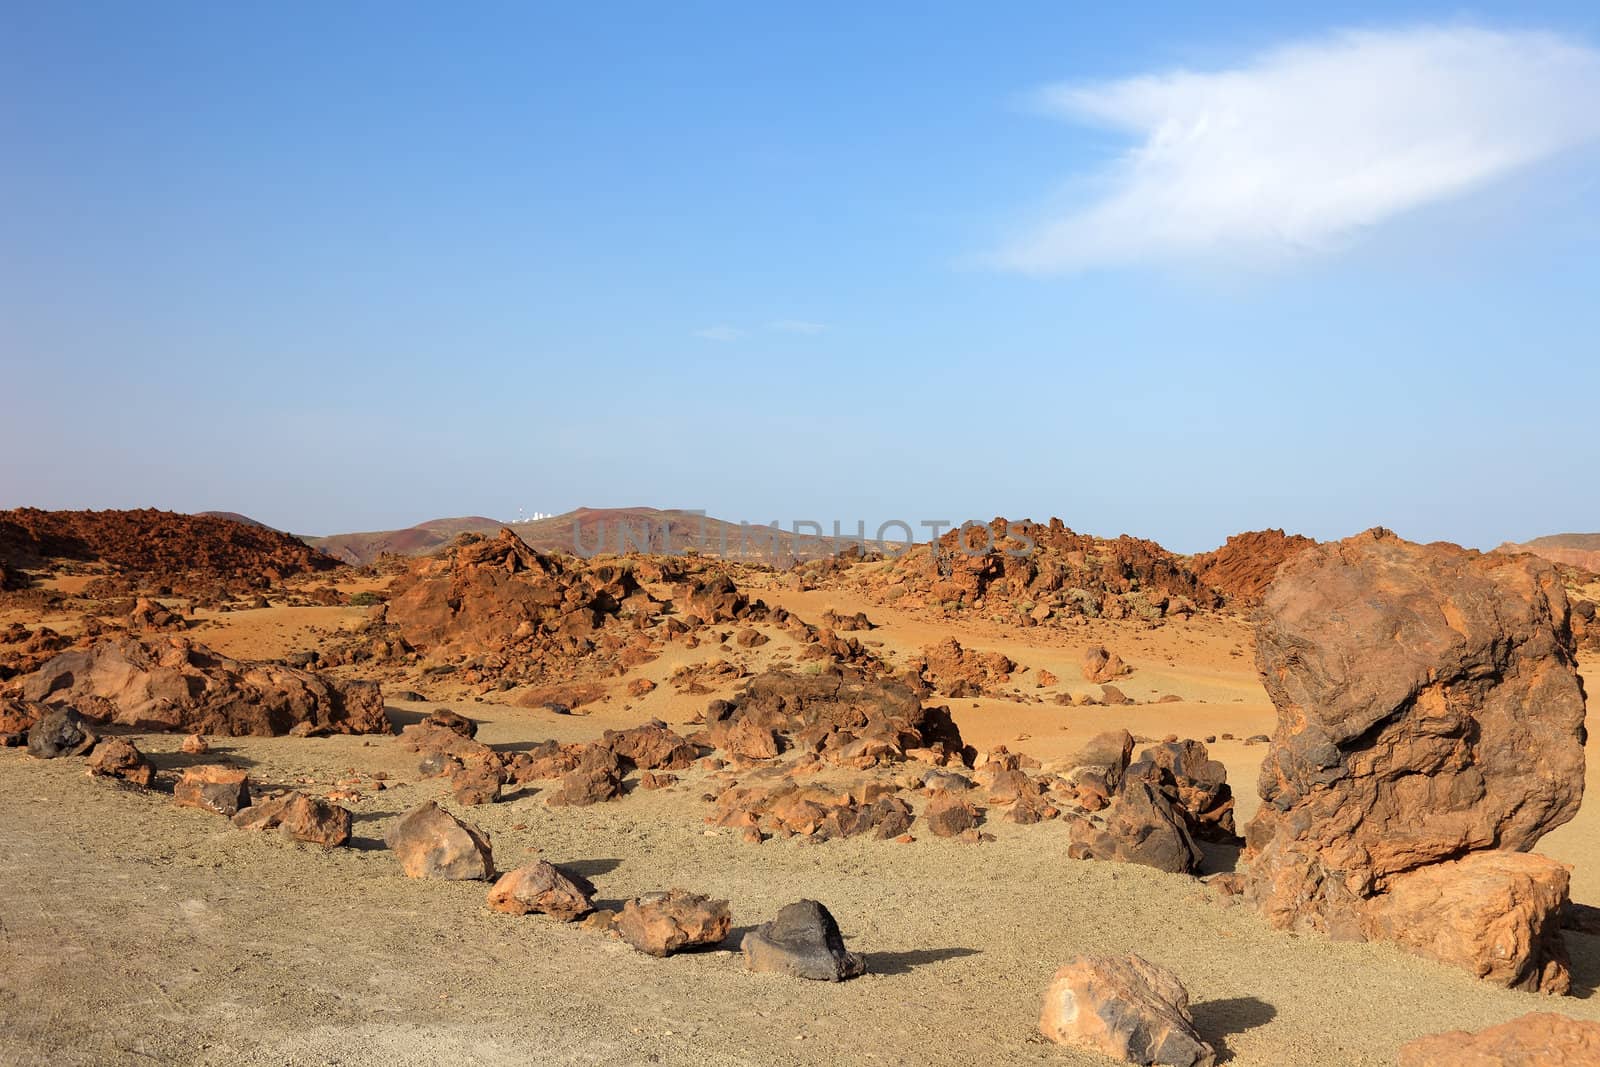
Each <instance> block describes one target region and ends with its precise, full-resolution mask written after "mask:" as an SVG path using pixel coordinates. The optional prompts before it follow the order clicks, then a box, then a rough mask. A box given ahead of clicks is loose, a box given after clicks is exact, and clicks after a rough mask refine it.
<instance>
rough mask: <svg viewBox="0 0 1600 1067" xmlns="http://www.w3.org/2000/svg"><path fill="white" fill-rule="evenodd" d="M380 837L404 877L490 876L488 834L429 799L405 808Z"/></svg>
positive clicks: (491, 860) (456, 878)
mask: <svg viewBox="0 0 1600 1067" xmlns="http://www.w3.org/2000/svg"><path fill="white" fill-rule="evenodd" d="M383 841H384V844H386V845H388V846H389V851H391V852H393V853H394V854H395V858H396V859H398V860H399V861H400V869H401V870H403V871H405V873H406V877H407V878H443V879H448V880H451V881H474V880H477V879H488V878H493V877H494V858H493V855H492V854H491V852H490V850H489V838H488V835H486V834H484V833H483V831H481V830H479V829H478V828H477V827H476V826H473V825H472V824H471V823H467V822H462V821H461V820H460V819H458V818H456V817H455V816H454V815H451V814H450V813H449V812H448V811H445V810H444V809H443V808H441V807H439V805H437V804H435V803H434V802H433V801H431V800H430V801H427V802H426V803H423V804H420V805H418V806H417V807H415V808H412V809H411V810H410V811H408V812H406V814H405V815H404V816H402V817H401V818H400V819H398V820H397V821H396V822H395V824H394V825H393V826H392V827H390V829H389V832H388V833H387V834H385V835H384V838H383Z"/></svg>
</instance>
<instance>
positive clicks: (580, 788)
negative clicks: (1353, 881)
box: [546, 744, 623, 807]
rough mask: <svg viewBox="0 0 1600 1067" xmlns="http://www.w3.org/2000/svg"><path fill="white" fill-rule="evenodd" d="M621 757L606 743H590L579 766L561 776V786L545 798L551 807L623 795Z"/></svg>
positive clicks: (582, 805)
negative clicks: (605, 744) (607, 746)
mask: <svg viewBox="0 0 1600 1067" xmlns="http://www.w3.org/2000/svg"><path fill="white" fill-rule="evenodd" d="M622 772H623V767H622V760H621V759H619V758H618V756H617V754H616V753H615V752H613V751H611V750H610V749H609V748H606V747H605V746H604V745H599V744H594V745H590V746H588V747H587V748H586V749H585V750H584V752H583V756H582V757H581V758H580V759H579V761H578V765H577V767H575V768H573V769H572V770H570V771H568V772H567V773H566V774H564V775H562V776H561V788H560V789H558V790H557V791H556V792H554V793H552V794H551V795H550V798H549V799H548V800H547V801H546V803H547V804H549V805H550V806H551V807H563V806H566V807H585V806H587V805H589V804H599V803H601V802H602V801H606V800H612V799H615V798H616V797H620V796H621V795H622Z"/></svg>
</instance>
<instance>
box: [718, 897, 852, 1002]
mask: <svg viewBox="0 0 1600 1067" xmlns="http://www.w3.org/2000/svg"><path fill="white" fill-rule="evenodd" d="M739 948H740V950H741V951H742V952H743V953H744V960H745V965H746V966H747V967H749V968H750V969H751V970H752V971H766V972H771V973H774V974H786V975H789V976H790V977H793V978H809V979H812V980H813V981H818V982H841V981H843V980H845V979H846V978H855V977H856V976H858V975H861V974H864V973H866V969H867V963H866V960H865V959H863V958H862V957H861V956H859V955H857V954H856V953H854V952H851V951H849V950H848V949H846V948H845V947H844V937H843V935H841V934H840V933H839V924H838V923H837V922H835V921H834V918H833V915H832V914H831V913H830V912H829V911H828V909H827V908H825V907H823V906H822V905H821V904H819V903H818V902H817V901H815V900H797V901H795V902H794V903H793V904H787V905H785V906H784V907H783V908H782V909H780V910H779V912H778V917H777V918H776V919H773V920H772V921H771V922H767V923H762V924H761V925H760V926H758V927H756V928H755V929H754V930H752V931H750V932H749V933H748V934H745V935H744V940H743V941H742V942H741V943H740V946H739Z"/></svg>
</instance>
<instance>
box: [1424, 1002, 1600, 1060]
mask: <svg viewBox="0 0 1600 1067" xmlns="http://www.w3.org/2000/svg"><path fill="white" fill-rule="evenodd" d="M1556 1065H1559V1067H1600V1023H1596V1022H1591V1021H1589V1020H1583V1021H1579V1020H1577V1019H1569V1018H1568V1017H1567V1016H1565V1015H1556V1014H1553V1013H1551V1012H1537V1011H1536V1012H1529V1013H1528V1014H1527V1015H1521V1016H1518V1017H1517V1018H1515V1019H1512V1020H1511V1021H1510V1022H1505V1023H1501V1024H1500V1025H1499V1026H1491V1027H1489V1028H1488V1029H1486V1030H1479V1031H1478V1032H1477V1033H1475V1034H1472V1033H1468V1032H1467V1031H1465V1030H1452V1031H1450V1032H1449V1033H1444V1034H1431V1035H1429V1036H1428V1037H1419V1038H1417V1039H1416V1040H1415V1041H1408V1042H1407V1043H1406V1044H1404V1045H1401V1046H1400V1060H1399V1067H1556Z"/></svg>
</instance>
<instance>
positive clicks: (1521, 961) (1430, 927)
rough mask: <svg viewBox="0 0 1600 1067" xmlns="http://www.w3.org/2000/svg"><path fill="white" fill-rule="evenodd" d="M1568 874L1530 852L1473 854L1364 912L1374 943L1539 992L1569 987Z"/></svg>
mask: <svg viewBox="0 0 1600 1067" xmlns="http://www.w3.org/2000/svg"><path fill="white" fill-rule="evenodd" d="M1568 878H1569V872H1568V869H1567V868H1566V867H1565V866H1563V865H1562V864H1559V863H1557V862H1555V861H1554V860H1550V859H1546V858H1545V857H1543V856H1535V855H1531V854H1529V853H1526V852H1472V853H1468V854H1467V855H1466V856H1464V857H1462V858H1461V859H1459V860H1452V861H1449V862H1446V863H1434V864H1429V865H1428V866H1426V867H1421V868H1418V869H1417V870H1414V871H1408V872H1407V873H1405V874H1402V875H1399V876H1398V877H1396V878H1395V879H1394V880H1393V881H1392V882H1391V883H1390V884H1389V888H1388V891H1387V892H1385V893H1383V894H1382V895H1381V896H1378V897H1374V898H1373V899H1372V901H1371V902H1370V903H1369V904H1368V906H1367V908H1366V910H1365V911H1364V913H1363V915H1362V930H1363V932H1364V933H1365V934H1366V936H1367V937H1369V938H1372V939H1374V940H1383V941H1395V942H1398V943H1399V944H1401V945H1403V946H1405V947H1406V948H1407V949H1409V950H1411V951H1412V952H1415V953H1417V954H1418V955H1420V956H1426V957H1428V958H1429V959H1435V960H1438V961H1440V962H1441V963H1448V964H1451V965H1452V966H1456V967H1461V968H1463V969H1464V970H1467V971H1470V972H1471V973H1472V974H1473V975H1474V976H1475V977H1478V978H1481V979H1483V980H1484V981H1486V982H1492V983H1494V984H1495V985H1500V986H1507V987H1509V988H1511V989H1522V990H1526V991H1528V992H1535V993H1555V994H1562V993H1566V992H1567V991H1568V989H1569V987H1570V986H1571V984H1572V983H1571V974H1570V970H1569V967H1568V961H1567V949H1566V945H1565V944H1564V943H1563V941H1562V939H1561V929H1560V925H1561V924H1560V916H1561V911H1562V908H1563V907H1565V905H1566V903H1567V883H1568Z"/></svg>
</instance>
